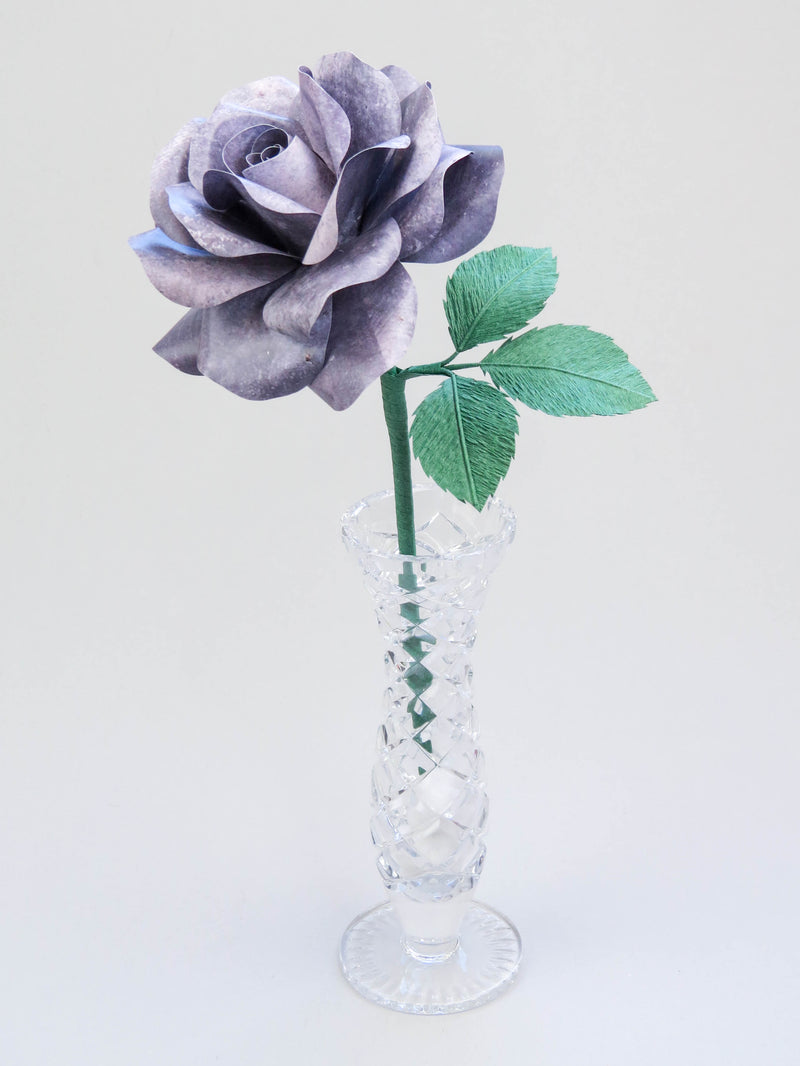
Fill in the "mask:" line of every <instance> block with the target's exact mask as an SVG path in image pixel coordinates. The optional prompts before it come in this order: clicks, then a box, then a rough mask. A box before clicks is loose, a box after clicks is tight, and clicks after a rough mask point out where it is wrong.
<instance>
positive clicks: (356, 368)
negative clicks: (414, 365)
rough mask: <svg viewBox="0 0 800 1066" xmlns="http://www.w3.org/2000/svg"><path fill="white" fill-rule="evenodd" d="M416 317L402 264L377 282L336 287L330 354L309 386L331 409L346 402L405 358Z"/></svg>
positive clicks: (414, 295)
mask: <svg viewBox="0 0 800 1066" xmlns="http://www.w3.org/2000/svg"><path fill="white" fill-rule="evenodd" d="M416 319H417V291H416V289H415V288H414V283H413V282H412V280H411V278H410V277H409V276H408V274H407V272H406V271H405V269H404V268H403V267H402V266H401V265H400V263H395V265H394V266H393V267H392V268H391V270H389V271H388V273H386V274H384V275H383V277H380V278H378V279H377V280H376V281H368V282H366V284H363V285H354V286H352V287H351V288H349V289H342V291H341V292H337V293H336V295H335V296H334V297H333V319H332V322H331V333H330V339H329V340H328V355H327V359H326V360H325V366H324V367H323V368H322V370H320V372H319V374H317V376H316V377H315V378H314V381H313V383H312V385H311V388H312V389H313V391H314V392H316V394H317V395H318V396H321V397H322V399H323V400H324V401H325V402H326V403H327V404H330V406H331V407H332V408H333V409H334V410H335V411H343V410H344V409H345V407H349V406H350V404H351V403H353V402H354V401H355V400H357V399H358V397H359V396H360V395H361V393H362V392H363V391H364V389H365V388H366V387H367V385H369V384H371V383H372V382H373V381H375V380H376V379H377V378H379V377H380V376H381V374H383V373H384V371H386V370H388V369H389V367H390V366H394V365H395V363H397V362H399V361H400V360H401V359H402V358H403V356H404V355H405V353H406V350H407V349H408V346H409V344H410V343H411V337H412V336H413V333H414V326H415V324H416Z"/></svg>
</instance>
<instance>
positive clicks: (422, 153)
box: [365, 85, 444, 225]
mask: <svg viewBox="0 0 800 1066" xmlns="http://www.w3.org/2000/svg"><path fill="white" fill-rule="evenodd" d="M402 106H403V133H405V134H407V135H408V137H409V139H410V144H409V147H408V149H407V150H406V151H405V152H403V153H402V154H398V155H397V156H396V158H395V159H394V160H392V162H391V164H390V166H391V170H389V169H388V168H387V171H386V174H385V175H384V176H383V177H382V179H381V184H382V185H384V186H385V188H384V189H383V190H382V191H379V192H378V194H377V195H376V196H375V197H374V198H373V200H372V202H371V203H370V206H369V209H368V211H367V212H366V214H365V225H370V224H371V223H372V221H373V220H376V219H379V218H381V217H382V216H383V215H385V213H386V212H387V211H388V210H390V209H391V207H392V205H393V204H396V203H397V202H398V201H399V200H401V199H402V198H403V197H404V196H406V195H407V194H408V193H410V192H413V191H414V190H415V189H418V188H419V187H420V185H422V184H423V182H425V181H427V179H428V178H429V177H430V176H431V174H432V173H433V170H434V168H435V167H436V164H437V163H438V162H439V159H440V158H441V154H442V149H443V147H444V138H443V137H442V131H441V128H440V126H439V117H438V115H437V113H436V104H435V102H434V99H433V93H432V92H431V90H430V87H429V86H427V85H420V86H419V87H418V88H417V89H415V90H414V92H413V93H411V94H410V95H409V96H407V97H406V98H405V100H404V101H403V105H402ZM442 217H444V216H442Z"/></svg>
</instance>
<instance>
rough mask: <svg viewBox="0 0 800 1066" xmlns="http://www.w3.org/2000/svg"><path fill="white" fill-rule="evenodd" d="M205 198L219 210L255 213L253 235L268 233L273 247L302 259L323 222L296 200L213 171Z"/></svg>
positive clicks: (207, 180) (207, 177)
mask: <svg viewBox="0 0 800 1066" xmlns="http://www.w3.org/2000/svg"><path fill="white" fill-rule="evenodd" d="M203 196H204V197H205V200H206V202H207V203H208V204H209V205H210V206H211V207H213V208H215V209H216V210H217V211H227V210H234V209H236V208H237V207H238V208H241V206H242V202H244V204H245V205H247V207H249V209H250V210H251V211H252V212H253V215H254V222H253V234H254V239H256V240H257V239H258V235H257V234H258V233H260V232H262V231H263V233H264V236H265V238H266V239H268V240H269V241H270V243H271V244H274V245H276V246H279V247H281V248H283V249H285V251H287V252H288V253H289V254H290V255H295V256H297V257H298V258H300V257H301V256H302V255H303V253H304V252H305V250H306V248H307V247H308V243H309V241H310V240H311V237H312V235H313V233H314V230H315V229H316V228H317V224H318V223H319V217H320V216H319V215H318V214H317V213H316V212H315V211H309V210H308V208H307V207H303V205H302V204H298V203H296V202H295V201H294V200H290V199H288V197H286V196H282V195H281V194H280V193H277V192H273V191H272V189H265V188H264V186H263V185H256V184H255V182H253V181H248V180H247V178H240V177H237V176H236V175H235V174H229V173H228V172H227V171H222V170H210V171H209V172H208V173H207V174H206V175H205V177H204V178H203Z"/></svg>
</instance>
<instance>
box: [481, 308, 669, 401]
mask: <svg viewBox="0 0 800 1066" xmlns="http://www.w3.org/2000/svg"><path fill="white" fill-rule="evenodd" d="M481 369H482V370H483V371H484V373H488V374H489V376H490V377H491V379H492V381H493V382H494V383H495V385H497V386H499V387H500V388H501V389H505V391H506V392H507V393H508V394H509V396H513V397H514V398H515V399H517V400H521V401H522V403H524V404H527V405H528V407H533V408H534V409H535V410H537V411H544V412H545V413H546V414H548V415H621V414H627V412H628V411H635V410H636V409H637V408H639V407H645V406H646V405H647V404H648V403H651V402H652V401H653V400H655V398H656V397H655V395H654V394H653V390H652V389H651V388H650V386H649V385H648V384H647V382H646V381H645V379H644V378H643V377H642V375H641V374H640V373H639V371H638V370H637V369H636V367H635V366H633V364H632V363H629V362H628V357H627V355H626V354H625V353H624V352H623V351H622V349H621V348H618V347H617V346H616V344H614V342H613V341H612V340H611V338H610V337H606V336H605V335H604V334H602V333H594V332H592V330H590V329H587V328H586V326H547V327H546V328H545V329H531V330H528V332H527V333H523V334H521V335H520V336H519V337H514V338H512V339H511V340H509V341H506V343H505V344H501V345H500V347H499V348H498V349H497V350H496V351H494V352H489V354H488V355H487V356H486V358H485V359H484V360H483V361H482V362H481Z"/></svg>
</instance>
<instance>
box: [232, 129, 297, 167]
mask: <svg viewBox="0 0 800 1066" xmlns="http://www.w3.org/2000/svg"><path fill="white" fill-rule="evenodd" d="M265 133H273V134H275V135H276V136H280V135H282V136H283V138H284V144H283V147H285V146H286V143H287V142H288V134H287V133H286V131H285V130H281V129H279V128H277V127H276V126H271V125H269V124H268V123H264V122H259V123H254V124H253V125H252V126H245V128H244V129H241V130H238V131H237V132H236V133H234V134H233V136H231V137H229V138H228V140H227V141H226V142H225V144H224V145H223V146H222V163H223V167H224V169H226V170H229V171H230V172H231V174H241V173H242V171H243V170H244V169H245V167H246V166H247V154H248V152H250V151H251V149H252V147H253V145H254V144H255V142H256V141H257V140H260V139H261V137H262V135H263V134H265Z"/></svg>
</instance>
